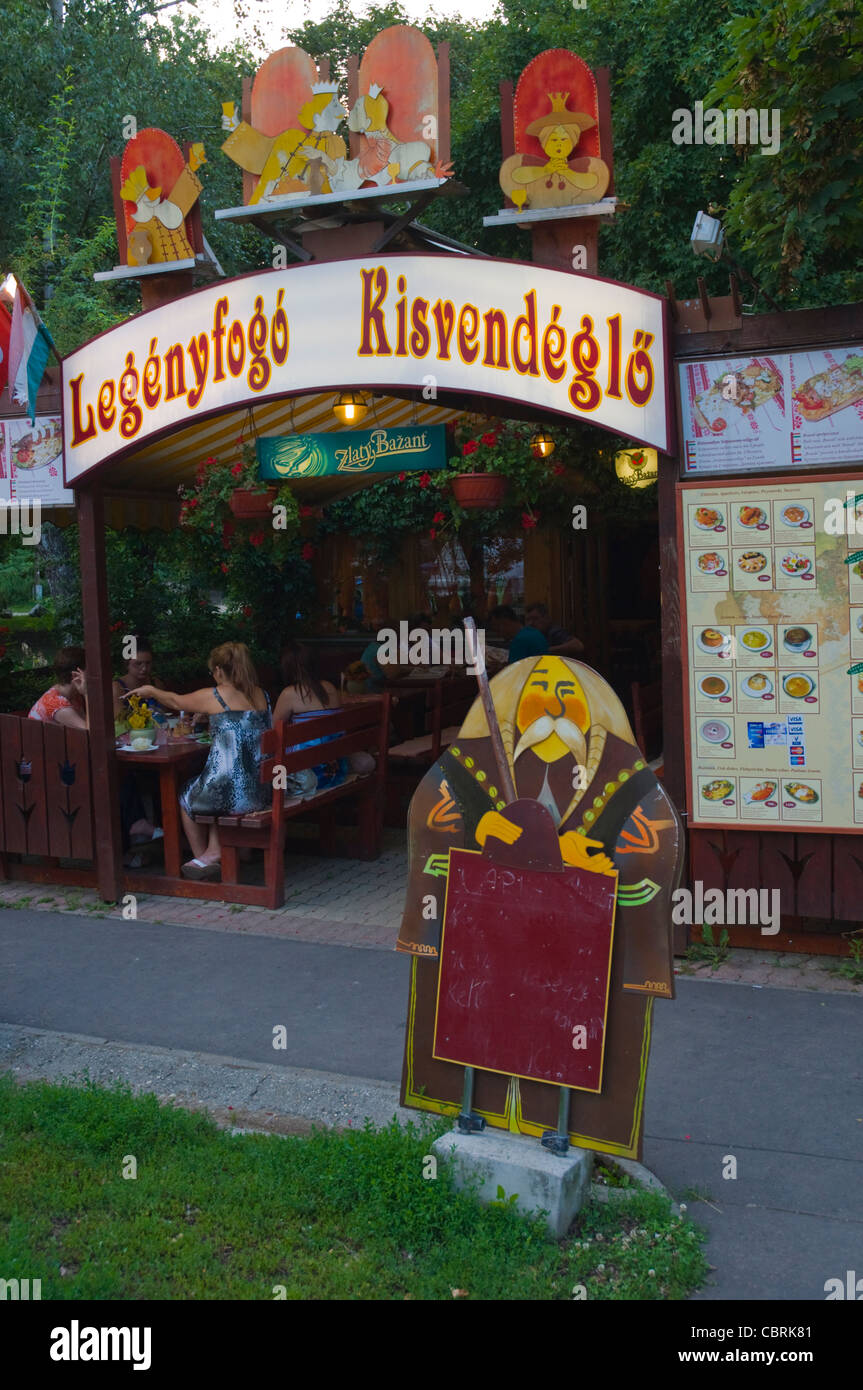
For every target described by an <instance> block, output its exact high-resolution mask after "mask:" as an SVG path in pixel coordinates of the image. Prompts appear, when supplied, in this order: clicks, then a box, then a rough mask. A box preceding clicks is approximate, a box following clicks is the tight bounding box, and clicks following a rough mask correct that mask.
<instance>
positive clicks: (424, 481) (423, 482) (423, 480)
mask: <svg viewBox="0 0 863 1390" xmlns="http://www.w3.org/2000/svg"><path fill="white" fill-rule="evenodd" d="M430 482H431V473H420V487H428V485H429V483H430Z"/></svg>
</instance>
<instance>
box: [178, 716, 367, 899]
mask: <svg viewBox="0 0 863 1390" xmlns="http://www.w3.org/2000/svg"><path fill="white" fill-rule="evenodd" d="M390 704H391V697H390V696H389V694H385V695H382V696H381V697H380V698H379V699H378V700H375V701H368V702H364V703H363V704H359V705H351V706H350V707H347V708H341V709H339V710H337V711H336V712H334V713H332V714H322V715H321V717H320V718H319V719H304V720H303V721H302V722H301V723H299V724H288V723H285V722H284V721H280V722H279V723H278V724H277V725H276V726H275V727H274V728H272V729H267V730H266V731H265V732H264V733H263V734H262V735H261V753H262V761H261V782H262V783H265V784H269V785H270V786H271V787H275V785H276V783H277V781H278V780H279V777H278V770H279V769H283V771H284V774H286V775H288V776H290V774H291V773H296V772H302V771H304V770H305V769H306V768H312V767H314V766H315V765H316V764H319V763H322V762H334V761H335V760H336V759H337V758H347V757H350V755H351V754H353V753H362V752H368V753H372V754H374V755H375V757H376V759H377V766H376V768H375V770H374V771H373V772H370V773H367V774H357V773H354V772H351V773H349V774H348V778H347V780H346V781H345V782H343V783H341V784H340V785H339V786H336V787H327V788H324V789H322V790H321V791H317V792H310V793H308V794H306V795H304V796H291V795H290V794H289V793H287V792H285V791H282V790H281V789H278V790H274V792H273V804H272V807H271V808H269V809H267V810H264V811H256V812H252V813H250V814H249V815H244V816H195V818H194V819H195V821H196V822H197V824H199V825H213V824H215V825H217V826H218V827H219V842H220V844H221V849H222V881H221V884H214V883H209V884H206V885H204V884H201V885H195V886H196V887H198V886H200V887H201V888H204V889H205V895H206V896H207V897H217V896H218V897H222V898H225V899H227V900H229V901H230V900H231V898H232V897H234V898H236V899H237V900H239V901H242V902H244V903H251V904H254V905H256V906H260V907H271V908H273V907H281V906H282V905H283V903H284V901H285V842H286V830H287V826H288V823H289V822H290V821H291V820H308V819H310V818H314V819H315V820H317V821H318V822H319V826H320V837H319V848H320V851H321V852H322V853H324V854H335V852H336V816H337V814H338V813H339V812H341V811H342V810H343V809H344V807H345V803H346V802H352V803H353V806H354V807H355V808H356V816H357V827H356V841H357V857H358V858H361V859H377V858H378V856H379V855H380V852H381V837H382V834H383V807H384V787H385V783H386V775H387V748H388V744H389V729H390ZM317 738H327V739H328V740H331V741H328V742H327V743H324V744H317V745H316V746H315V747H314V748H300V749H299V750H298V751H295V752H292V751H291V750H292V749H295V748H296V746H297V744H302V743H307V742H308V741H309V740H310V739H317ZM242 849H261V850H263V852H264V884H263V886H260V885H252V884H245V883H244V884H241V883H240V877H239V870H240V853H239V852H240V850H242ZM232 888H233V889H234V890H235V891H234V892H232ZM236 890H239V891H236ZM190 896H196V894H194V893H192V894H190ZM202 896H203V895H202Z"/></svg>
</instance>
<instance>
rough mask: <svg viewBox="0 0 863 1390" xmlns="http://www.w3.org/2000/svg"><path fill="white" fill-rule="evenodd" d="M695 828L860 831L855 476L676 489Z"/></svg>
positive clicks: (859, 555)
mask: <svg viewBox="0 0 863 1390" xmlns="http://www.w3.org/2000/svg"><path fill="white" fill-rule="evenodd" d="M678 526H679V530H680V537H681V547H680V553H681V556H682V564H683V571H684V576H683V578H684V582H683V583H682V585H681V590H682V595H683V623H684V629H683V635H684V653H685V655H684V671H685V679H686V685H687V695H686V717H687V728H686V746H687V777H688V790H689V808H690V813H689V824H690V825H714V824H722V825H727V826H731V825H739V826H758V827H759V828H761V829H769V828H770V827H773V828H774V829H777V830H786V831H787V830H791V829H793V828H794V827H796V826H805V827H806V828H807V829H819V830H854V829H859V828H863V477H861V478H856V477H852V478H849V477H848V476H847V475H846V474H844V473H843V474H823V473H822V474H820V475H818V476H817V478H813V477H808V478H805V479H801V478H797V477H790V478H788V477H786V478H776V479H773V478H771V479H770V481H769V482H758V481H756V480H754V479H750V480H747V481H746V482H745V483H741V482H738V483H734V484H729V483H725V482H723V483H700V484H689V483H682V484H681V485H680V487H679V488H678Z"/></svg>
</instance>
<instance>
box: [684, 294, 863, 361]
mask: <svg viewBox="0 0 863 1390" xmlns="http://www.w3.org/2000/svg"><path fill="white" fill-rule="evenodd" d="M831 343H863V302H860V303H857V304H837V305H834V306H833V307H831V308H825V309H789V310H787V311H786V312H784V313H779V314H751V315H749V314H748V315H746V316H745V317H744V319H743V323H742V325H741V327H740V328H734V329H722V330H716V331H713V332H710V331H709V330H708V331H706V332H701V333H685V334H675V337H674V351H675V354H676V355H678V356H686V357H710V356H717V357H737V356H743V355H745V354H746V353H748V352H760V351H762V350H763V349H766V348H773V349H774V350H778V351H782V350H783V349H788V350H789V351H793V350H795V349H796V350H798V351H802V350H804V349H806V348H808V347H820V346H822V345H825V346H827V345H829V344H831Z"/></svg>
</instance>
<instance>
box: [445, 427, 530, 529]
mask: <svg viewBox="0 0 863 1390" xmlns="http://www.w3.org/2000/svg"><path fill="white" fill-rule="evenodd" d="M531 435H532V430H531V428H530V426H527V425H523V424H517V423H509V422H507V423H504V424H499V425H497V426H496V427H495V429H493V430H490V431H488V432H487V433H485V434H481V435H479V436H478V437H475V438H470V439H467V440H465V442H464V443H463V444H462V446H461V458H460V459H459V458H458V457H456V458H455V459H452V460H450V469H449V470H448V471H447V473H446V474H444V475H443V483H444V485H445V486H447V487H448V488H449V490H450V492H451V494H452V496H453V498H454V499H455V501H456V502H457V503H458V505H459V506H460V507H461V508H463V509H464V510H468V511H470V510H477V509H480V508H482V509H488V508H493V507H500V506H502V505H504V503H506V504H507V505H509V504H512V505H513V506H518V507H526V508H528V509H531V508H532V507H533V506H534V505H535V503H536V501H537V499H538V497H539V496H540V494H541V493H542V492H543V490H544V489H545V487H546V486H547V485H548V482H549V478H550V468H549V465H548V464H547V462H546V460H545V459H544V458H543V457H542V455H541V454H540V453H539V452H538V451H537V450H535V449H534V448H533V447H532V446H531V442H530V441H531ZM465 464H467V465H468V466H467V468H466V467H465ZM453 470H454V471H453ZM468 470H469V471H468Z"/></svg>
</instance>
